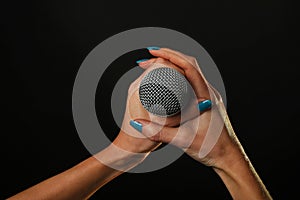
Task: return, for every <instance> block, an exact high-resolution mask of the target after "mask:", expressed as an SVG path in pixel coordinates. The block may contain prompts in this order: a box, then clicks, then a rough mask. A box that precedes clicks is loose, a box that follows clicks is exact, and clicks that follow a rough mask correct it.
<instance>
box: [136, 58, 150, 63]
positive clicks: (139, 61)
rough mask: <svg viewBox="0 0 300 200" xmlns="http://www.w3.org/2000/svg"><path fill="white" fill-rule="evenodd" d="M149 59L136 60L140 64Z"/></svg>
mask: <svg viewBox="0 0 300 200" xmlns="http://www.w3.org/2000/svg"><path fill="white" fill-rule="evenodd" d="M147 60H149V59H148V58H145V59H141V60H138V61H136V63H137V64H139V63H141V62H145V61H147Z"/></svg>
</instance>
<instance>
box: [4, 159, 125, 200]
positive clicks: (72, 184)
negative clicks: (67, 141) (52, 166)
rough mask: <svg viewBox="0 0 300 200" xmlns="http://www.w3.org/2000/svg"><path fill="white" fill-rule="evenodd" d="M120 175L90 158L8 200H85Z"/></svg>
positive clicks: (118, 172) (119, 172)
mask: <svg viewBox="0 0 300 200" xmlns="http://www.w3.org/2000/svg"><path fill="white" fill-rule="evenodd" d="M121 173H122V172H121V171H117V170H115V169H112V168H110V167H107V166H105V165H103V164H102V163H101V162H99V161H98V160H97V159H96V158H94V157H90V158H88V159H86V160H84V161H83V162H81V163H79V164H78V165H76V166H74V167H72V168H70V169H68V170H66V171H64V172H62V173H60V174H58V175H56V176H53V177H51V178H49V179H47V180H45V181H43V182H41V183H38V184H37V185H35V186H32V187H31V188H28V189H27V190H24V191H22V192H20V193H18V194H16V195H15V196H12V197H11V198H9V199H11V200H15V199H32V200H34V199H39V200H40V199H87V198H88V197H89V196H91V195H92V194H93V193H94V192H95V191H96V190H97V189H99V188H100V187H101V186H103V185H104V184H106V183H107V182H108V181H110V180H112V179H113V178H115V177H116V176H118V175H120V174H121Z"/></svg>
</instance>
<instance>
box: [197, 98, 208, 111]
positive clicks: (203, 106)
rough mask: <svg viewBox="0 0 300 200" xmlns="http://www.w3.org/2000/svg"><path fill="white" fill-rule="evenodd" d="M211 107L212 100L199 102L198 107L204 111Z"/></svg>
mask: <svg viewBox="0 0 300 200" xmlns="http://www.w3.org/2000/svg"><path fill="white" fill-rule="evenodd" d="M210 107H211V100H204V101H201V102H200V103H198V109H199V110H200V111H201V112H202V111H204V110H207V109H209V108H210Z"/></svg>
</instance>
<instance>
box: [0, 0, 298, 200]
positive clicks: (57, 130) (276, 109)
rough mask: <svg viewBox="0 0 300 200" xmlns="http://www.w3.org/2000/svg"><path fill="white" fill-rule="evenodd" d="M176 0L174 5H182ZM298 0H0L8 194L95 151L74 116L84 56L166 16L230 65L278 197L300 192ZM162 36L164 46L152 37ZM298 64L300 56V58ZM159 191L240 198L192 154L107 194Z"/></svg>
mask: <svg viewBox="0 0 300 200" xmlns="http://www.w3.org/2000/svg"><path fill="white" fill-rule="evenodd" d="M173 4H174V5H173ZM296 11H297V9H296V7H295V6H294V5H292V4H290V3H289V2H288V1H283V0H281V1H279V0H272V1H271V0H268V1H248V2H244V1H200V2H199V5H197V6H196V5H195V4H193V3H188V2H186V1H185V2H179V4H177V3H175V2H174V3H171V4H168V5H167V6H164V5H161V3H160V2H139V3H138V4H128V3H126V2H124V3H112V2H110V1H107V2H101V1H77V0H73V1H39V2H33V1H32V2H30V1H19V2H17V1H10V2H9V3H7V2H6V3H2V5H1V12H0V13H1V14H0V15H1V35H2V37H1V49H2V52H1V57H2V59H1V82H2V84H1V88H2V90H1V99H2V104H1V105H2V106H1V114H2V120H1V140H0V141H1V145H0V148H1V185H0V188H1V189H0V198H1V199H2V198H6V197H8V196H10V195H13V194H15V193H17V192H19V191H21V190H24V189H26V188H28V187H30V186H32V185H34V184H36V183H38V182H40V181H42V180H44V179H46V178H49V177H51V176H53V175H55V174H57V173H59V172H62V171H64V170H66V169H68V168H70V167H72V166H74V165H75V164H77V163H78V162H80V161H82V160H84V159H85V158H87V157H88V156H90V154H89V152H88V151H87V150H86V149H85V147H84V146H83V144H82V143H81V141H80V139H79V137H78V135H77V132H76V130H75V126H74V123H73V118H72V109H71V103H72V87H73V83H74V80H75V76H76V73H77V70H78V69H79V67H80V65H81V63H82V61H83V60H84V58H85V56H87V54H88V53H89V52H90V51H91V50H92V49H93V48H94V47H95V46H96V45H98V44H99V43H100V42H102V41H103V40H105V39H106V38H108V37H110V36H112V35H114V34H116V33H119V32H121V31H125V30H128V29H131V28H137V27H144V26H156V27H165V28H170V29H174V30H177V31H180V32H182V33H184V34H186V35H189V36H190V37H192V38H194V39H195V40H196V41H198V42H199V43H200V44H201V45H202V46H203V47H204V48H205V49H206V50H207V51H208V53H209V54H210V55H211V57H212V58H213V59H214V61H215V62H216V64H217V66H218V68H219V71H220V72H221V74H222V77H223V80H224V83H225V87H226V93H227V101H228V113H229V116H230V118H231V121H232V124H233V126H234V128H235V131H236V132H237V134H238V137H239V139H240V141H241V143H242V144H243V146H244V148H245V150H246V152H247V154H248V156H249V157H250V160H251V161H252V163H253V165H254V167H255V168H256V170H257V172H258V173H259V175H260V176H261V178H262V180H263V181H264V183H265V184H266V186H267V188H268V189H269V191H270V192H271V194H272V196H273V197H274V198H275V199H291V196H293V195H295V194H297V188H296V185H294V184H293V183H291V182H290V181H291V180H295V181H296V182H297V179H296V178H297V174H298V168H299V165H298V164H296V163H295V161H296V160H297V155H298V153H299V148H298V140H297V138H299V136H298V134H299V127H298V122H299V116H298V112H297V111H299V103H298V97H299V94H298V75H297V72H298V69H297V68H298V67H299V64H298V62H296V56H297V55H298V53H299V49H298V47H297V42H298V41H299V39H298V37H297V36H298V35H297V33H296V28H297V26H298V23H299V22H298V18H297V16H296ZM153 45H155V44H153ZM297 65H298V66H297ZM138 192H144V193H145V194H146V195H147V196H148V197H156V196H157V195H158V194H159V195H161V194H165V195H170V196H173V195H174V194H175V195H176V194H179V193H186V196H187V197H192V196H193V195H197V198H199V199H201V197H205V198H206V199H207V198H209V199H230V195H229V193H228V192H227V190H226V188H225V186H224V185H223V183H222V182H221V180H220V179H219V177H218V176H217V175H216V174H215V173H214V172H213V171H212V170H211V169H210V168H207V167H204V166H202V165H199V164H198V163H196V162H195V161H193V160H192V159H190V158H189V157H187V156H185V155H183V156H182V157H181V158H180V159H178V160H177V161H176V162H174V163H173V164H171V165H169V166H168V167H166V168H164V169H161V170H158V171H154V172H151V173H144V174H131V173H126V174H123V175H122V176H120V177H118V178H117V179H115V180H113V181H112V182H110V183H108V184H107V185H105V186H104V187H103V188H102V189H100V190H99V191H97V192H96V194H95V195H94V196H93V197H92V199H98V198H101V197H103V196H107V195H109V196H111V197H116V196H117V195H119V194H122V193H124V194H130V197H134V196H137V197H139V198H141V197H143V196H142V194H140V193H138Z"/></svg>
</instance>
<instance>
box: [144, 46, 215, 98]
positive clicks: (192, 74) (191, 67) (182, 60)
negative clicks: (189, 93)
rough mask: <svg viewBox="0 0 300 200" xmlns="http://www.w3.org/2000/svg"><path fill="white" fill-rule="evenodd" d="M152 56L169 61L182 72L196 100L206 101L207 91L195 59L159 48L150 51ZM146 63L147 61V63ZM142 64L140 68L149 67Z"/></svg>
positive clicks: (146, 64)
mask: <svg viewBox="0 0 300 200" xmlns="http://www.w3.org/2000/svg"><path fill="white" fill-rule="evenodd" d="M150 53H151V54H152V55H153V56H156V57H160V58H163V59H166V60H168V61H170V62H171V63H173V64H175V65H176V66H178V68H180V69H181V70H182V71H183V74H184V75H185V77H186V78H187V79H188V81H189V82H190V84H191V86H192V88H193V90H194V92H195V94H196V96H197V98H198V99H208V98H209V97H210V95H209V90H208V87H207V83H206V80H205V78H204V77H203V76H202V75H201V73H200V69H199V67H198V64H197V62H196V60H195V59H193V58H192V57H190V56H186V55H184V54H182V53H180V52H177V51H174V50H171V49H166V48H161V49H159V50H150ZM147 62H148V61H147ZM147 62H145V63H142V67H143V68H144V69H145V68H147V66H150V65H148V64H151V62H150V61H149V63H147Z"/></svg>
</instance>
